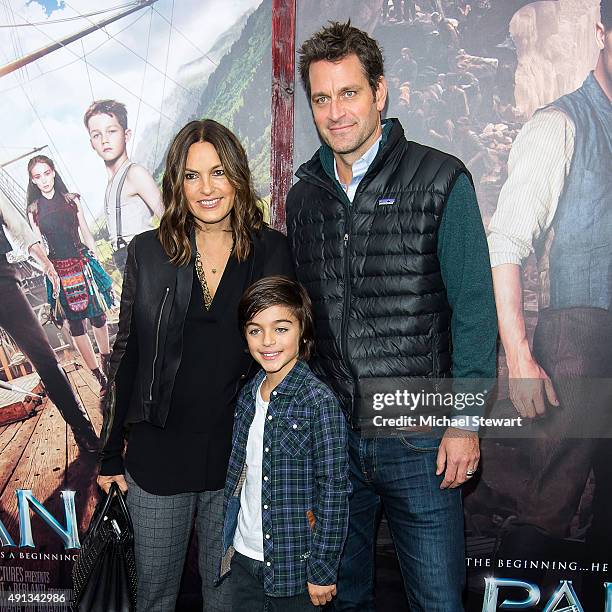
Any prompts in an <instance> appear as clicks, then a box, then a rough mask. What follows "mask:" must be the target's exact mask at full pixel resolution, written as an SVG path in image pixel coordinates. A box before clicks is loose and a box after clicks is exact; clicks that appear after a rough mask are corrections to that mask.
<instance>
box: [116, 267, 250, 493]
mask: <svg viewBox="0 0 612 612" xmlns="http://www.w3.org/2000/svg"><path fill="white" fill-rule="evenodd" d="M249 263H250V262H249V260H247V261H245V262H242V263H240V262H238V261H237V260H236V259H235V257H234V256H231V257H230V258H229V260H228V263H227V266H226V268H225V270H224V272H223V276H222V278H221V282H220V283H219V287H218V288H217V292H216V293H215V297H214V299H213V302H212V304H211V307H210V310H208V311H207V310H206V309H205V308H204V299H203V297H202V288H201V286H200V283H199V280H198V277H197V274H196V272H195V267H194V271H193V283H192V288H191V298H190V301H189V307H188V309H187V315H186V319H185V327H184V333H183V351H182V356H181V363H180V366H179V369H178V372H177V374H176V378H175V382H174V387H173V391H172V399H171V403H170V410H169V414H168V420H167V421H166V426H165V428H163V429H162V428H160V427H156V426H154V425H151V424H150V423H148V422H146V421H141V422H139V423H134V424H133V425H131V426H130V430H129V434H128V445H127V452H126V457H125V466H126V469H127V471H128V472H129V473H130V476H132V478H133V479H134V480H135V481H136V482H137V483H138V485H139V486H140V487H142V488H143V489H144V490H145V491H148V492H149V493H154V494H156V495H173V494H176V493H185V492H188V491H205V490H209V491H216V490H218V489H222V488H223V486H224V484H225V476H226V471H227V464H228V461H229V455H230V450H231V442H232V427H233V422H234V418H233V408H234V402H235V399H236V398H235V397H234V394H235V389H236V381H237V380H238V379H239V378H240V375H241V374H242V373H243V372H244V371H246V369H247V367H248V363H249V360H250V356H249V355H248V353H247V352H246V342H245V340H244V338H243V336H242V334H241V333H240V330H239V329H238V301H239V300H240V296H241V295H242V293H243V292H244V290H245V289H246V288H247V287H246V284H247V281H248V269H249Z"/></svg>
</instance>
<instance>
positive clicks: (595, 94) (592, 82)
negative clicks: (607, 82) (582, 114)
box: [582, 71, 612, 125]
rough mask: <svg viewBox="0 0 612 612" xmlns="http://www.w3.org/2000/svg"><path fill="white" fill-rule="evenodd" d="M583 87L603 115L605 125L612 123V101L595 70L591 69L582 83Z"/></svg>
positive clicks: (598, 111)
mask: <svg viewBox="0 0 612 612" xmlns="http://www.w3.org/2000/svg"><path fill="white" fill-rule="evenodd" d="M582 89H583V91H584V93H585V94H586V95H587V97H588V98H589V100H590V102H591V104H592V105H593V107H594V108H595V109H596V111H597V113H598V114H599V115H600V116H601V117H602V120H603V122H604V125H612V103H611V102H610V100H608V96H606V94H605V93H604V90H603V89H602V88H601V85H600V84H599V83H598V82H597V79H596V78H595V73H594V72H592V71H591V72H590V73H589V76H588V77H587V78H586V80H585V81H584V83H583V84H582Z"/></svg>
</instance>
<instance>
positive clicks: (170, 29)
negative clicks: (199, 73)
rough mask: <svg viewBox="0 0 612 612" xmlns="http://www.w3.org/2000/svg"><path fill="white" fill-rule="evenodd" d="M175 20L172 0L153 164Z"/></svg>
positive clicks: (157, 143)
mask: <svg viewBox="0 0 612 612" xmlns="http://www.w3.org/2000/svg"><path fill="white" fill-rule="evenodd" d="M173 21H174V0H172V9H171V10H170V28H169V29H168V45H167V47H166V67H165V69H164V83H163V85H162V95H161V108H160V110H159V121H158V122H157V136H156V138H155V150H154V151H155V152H154V153H153V165H154V166H155V164H156V162H157V149H158V146H159V132H160V128H161V120H162V109H163V107H164V96H165V95H166V75H167V74H168V61H169V59H170V41H171V40H172V22H173ZM171 80H172V79H171Z"/></svg>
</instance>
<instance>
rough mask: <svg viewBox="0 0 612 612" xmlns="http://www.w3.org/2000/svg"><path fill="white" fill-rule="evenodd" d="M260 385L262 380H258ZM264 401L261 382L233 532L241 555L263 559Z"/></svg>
mask: <svg viewBox="0 0 612 612" xmlns="http://www.w3.org/2000/svg"><path fill="white" fill-rule="evenodd" d="M262 384H263V382H262ZM268 403H269V402H264V401H263V399H262V397H261V385H259V388H258V389H257V393H256V395H255V416H254V417H253V422H252V423H251V427H250V429H249V438H248V440H247V448H246V465H247V472H246V480H245V481H244V484H243V485H242V491H241V492H240V512H239V513H238V527H237V528H236V533H235V534H234V548H235V549H236V550H237V551H238V552H239V553H240V554H241V555H244V556H245V557H249V558H251V559H255V560H257V561H263V560H264V554H263V530H262V526H261V470H262V459H263V434H264V425H265V423H266V412H267V411H268Z"/></svg>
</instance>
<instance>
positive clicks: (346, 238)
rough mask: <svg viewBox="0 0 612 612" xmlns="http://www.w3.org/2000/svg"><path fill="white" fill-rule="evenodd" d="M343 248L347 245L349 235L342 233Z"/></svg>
mask: <svg viewBox="0 0 612 612" xmlns="http://www.w3.org/2000/svg"><path fill="white" fill-rule="evenodd" d="M343 240H344V248H346V247H348V241H349V235H348V234H344V239H343Z"/></svg>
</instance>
